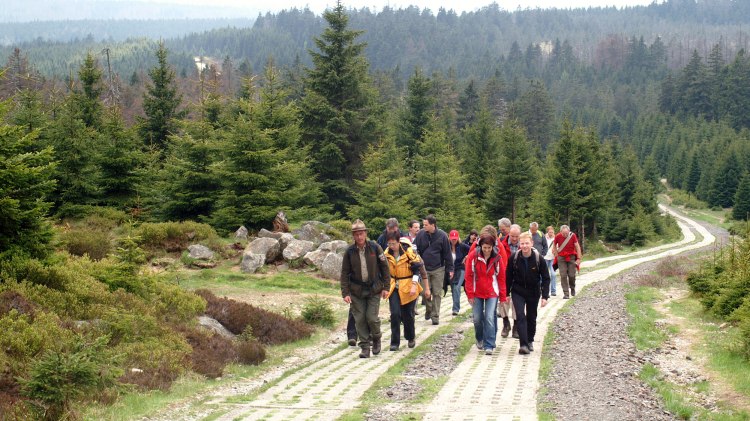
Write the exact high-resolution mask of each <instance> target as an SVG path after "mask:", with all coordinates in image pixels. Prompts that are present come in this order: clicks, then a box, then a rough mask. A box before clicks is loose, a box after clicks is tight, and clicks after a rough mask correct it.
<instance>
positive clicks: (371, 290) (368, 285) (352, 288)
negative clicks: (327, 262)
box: [340, 241, 391, 298]
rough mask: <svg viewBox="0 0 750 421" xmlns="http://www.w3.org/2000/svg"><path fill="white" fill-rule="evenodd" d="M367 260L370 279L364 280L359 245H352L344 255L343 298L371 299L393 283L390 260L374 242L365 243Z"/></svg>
mask: <svg viewBox="0 0 750 421" xmlns="http://www.w3.org/2000/svg"><path fill="white" fill-rule="evenodd" d="M365 259H366V260H367V274H368V279H362V267H361V264H360V260H359V250H357V245H356V244H352V245H350V246H349V248H347V249H346V253H344V261H343V262H342V263H341V279H340V281H341V296H342V297H346V296H352V295H353V296H355V297H360V298H363V297H369V296H370V295H372V294H379V293H380V292H381V291H382V290H383V289H385V288H387V286H388V285H390V282H391V274H390V269H389V268H388V260H387V259H386V258H385V254H383V249H382V248H380V246H379V245H378V244H377V243H376V242H374V241H367V242H366V243H365Z"/></svg>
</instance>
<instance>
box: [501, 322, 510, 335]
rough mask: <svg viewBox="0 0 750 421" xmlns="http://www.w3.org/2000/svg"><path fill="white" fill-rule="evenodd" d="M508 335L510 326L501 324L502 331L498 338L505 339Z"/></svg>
mask: <svg viewBox="0 0 750 421" xmlns="http://www.w3.org/2000/svg"><path fill="white" fill-rule="evenodd" d="M509 333H510V324H507V325H506V324H503V330H502V331H501V332H500V336H502V337H503V338H507V337H508V334H509Z"/></svg>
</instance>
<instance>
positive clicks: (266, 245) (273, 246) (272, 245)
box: [245, 237, 281, 263]
mask: <svg viewBox="0 0 750 421" xmlns="http://www.w3.org/2000/svg"><path fill="white" fill-rule="evenodd" d="M247 252H250V253H252V254H259V255H261V256H265V257H266V260H265V262H266V263H271V262H274V261H276V259H278V258H279V256H280V255H281V245H280V244H279V242H278V240H275V239H273V238H266V237H264V238H256V239H255V240H253V241H251V242H250V244H248V245H247V247H246V248H245V253H247Z"/></svg>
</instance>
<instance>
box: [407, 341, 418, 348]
mask: <svg viewBox="0 0 750 421" xmlns="http://www.w3.org/2000/svg"><path fill="white" fill-rule="evenodd" d="M408 345H409V348H414V347H415V346H417V343H416V342H415V341H414V339H412V340H410V341H409V344H408Z"/></svg>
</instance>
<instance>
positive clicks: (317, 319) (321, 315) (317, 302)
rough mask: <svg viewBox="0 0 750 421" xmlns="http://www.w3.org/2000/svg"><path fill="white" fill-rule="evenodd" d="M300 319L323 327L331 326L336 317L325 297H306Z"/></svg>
mask: <svg viewBox="0 0 750 421" xmlns="http://www.w3.org/2000/svg"><path fill="white" fill-rule="evenodd" d="M302 320H304V321H305V322H307V323H309V324H311V325H319V326H323V327H331V326H333V325H334V323H336V317H335V316H334V314H333V307H332V306H331V303H329V302H328V300H326V299H325V298H321V297H317V296H316V297H308V298H307V300H305V304H304V306H302Z"/></svg>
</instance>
